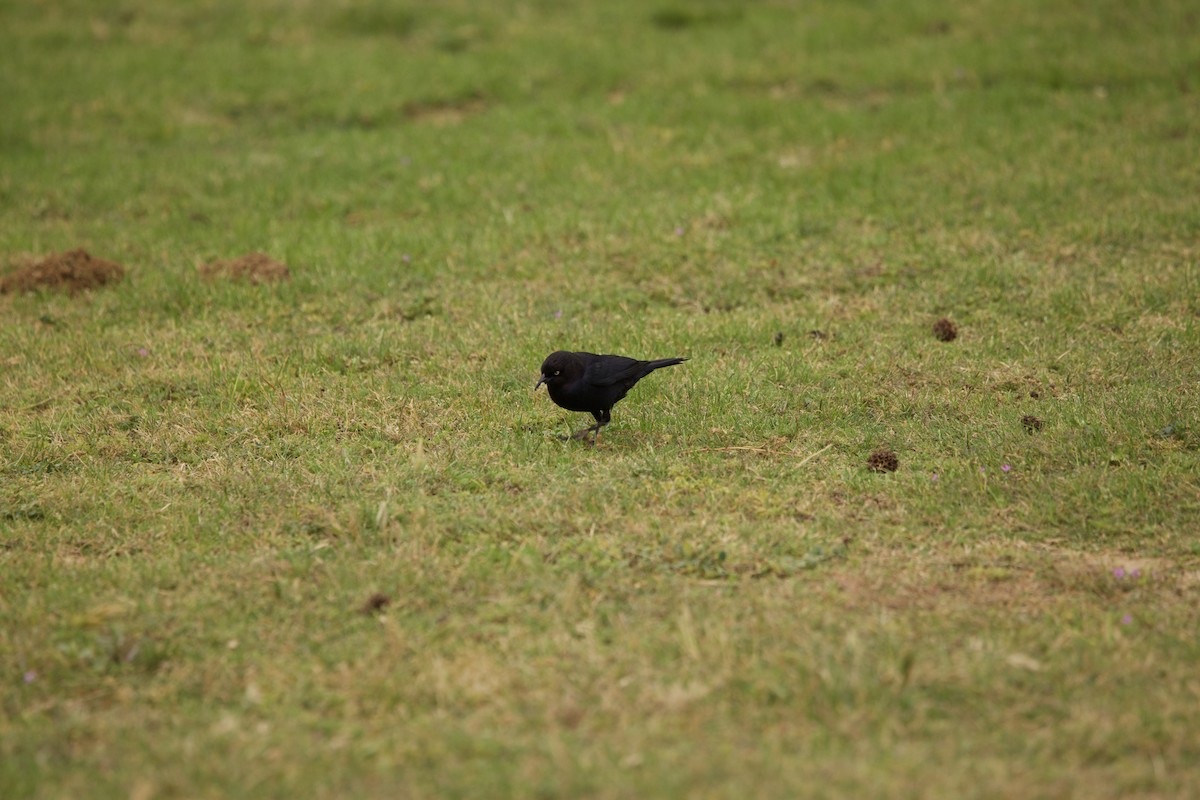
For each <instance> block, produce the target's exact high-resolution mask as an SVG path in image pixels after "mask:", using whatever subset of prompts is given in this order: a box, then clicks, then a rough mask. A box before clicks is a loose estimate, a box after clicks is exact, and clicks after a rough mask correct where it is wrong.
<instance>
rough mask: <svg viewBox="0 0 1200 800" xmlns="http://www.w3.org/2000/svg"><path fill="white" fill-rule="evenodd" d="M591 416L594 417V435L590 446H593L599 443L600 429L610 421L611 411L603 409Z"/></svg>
mask: <svg viewBox="0 0 1200 800" xmlns="http://www.w3.org/2000/svg"><path fill="white" fill-rule="evenodd" d="M593 416H594V417H595V418H596V425H595V428H596V435H595V436H593V437H592V447H595V446H596V445H598V444H600V429H601V428H603V427H604V426H605V425H607V424H608V423H610V422H612V411H610V410H609V409H605V410H603V411H601V412H600V413H599V414H594V415H593Z"/></svg>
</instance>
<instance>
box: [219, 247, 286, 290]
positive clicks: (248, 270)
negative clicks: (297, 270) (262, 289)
mask: <svg viewBox="0 0 1200 800" xmlns="http://www.w3.org/2000/svg"><path fill="white" fill-rule="evenodd" d="M197 270H198V271H199V273H200V277H202V278H206V279H208V280H216V279H218V278H224V279H225V280H231V281H245V282H247V283H254V284H258V283H276V282H278V281H287V280H291V279H292V273H291V271H290V270H288V268H287V265H286V264H280V263H279V262H278V261H276V260H275V259H273V258H271V257H270V256H268V255H267V254H265V253H247V254H246V255H244V256H239V257H237V258H231V259H226V260H221V261H213V262H210V263H208V264H201V265H200V266H199V267H197Z"/></svg>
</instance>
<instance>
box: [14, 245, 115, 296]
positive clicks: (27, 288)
mask: <svg viewBox="0 0 1200 800" xmlns="http://www.w3.org/2000/svg"><path fill="white" fill-rule="evenodd" d="M124 277H125V267H123V266H121V265H120V264H118V263H116V262H114V261H107V260H105V259H103V258H96V257H95V256H93V255H92V254H91V253H89V252H88V251H86V250H84V249H83V248H76V249H74V250H67V251H64V252H62V253H52V254H50V255H48V256H46V257H45V258H42V259H40V260H37V261H34V262H33V263H27V264H25V265H23V266H20V267H18V268H17V269H16V270H14V271H12V272H10V273H9V274H7V275H5V276H3V277H2V278H0V294H8V293H10V292H14V293H15V292H32V291H35V290H37V289H41V288H48V289H65V290H66V291H68V292H70V293H71V294H76V293H78V292H81V291H84V290H85V289H94V288H96V287H97V286H103V285H104V284H106V283H115V282H116V281H119V280H121V279H122V278H124Z"/></svg>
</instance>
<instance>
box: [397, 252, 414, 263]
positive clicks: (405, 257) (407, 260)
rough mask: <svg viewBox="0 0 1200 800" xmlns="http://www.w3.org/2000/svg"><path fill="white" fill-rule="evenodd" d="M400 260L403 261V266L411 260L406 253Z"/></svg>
mask: <svg viewBox="0 0 1200 800" xmlns="http://www.w3.org/2000/svg"><path fill="white" fill-rule="evenodd" d="M400 260H401V261H403V262H404V263H405V264H407V263H408V262H409V261H411V260H412V259H411V258H409V255H408V253H405V254H404V255H402V256H400Z"/></svg>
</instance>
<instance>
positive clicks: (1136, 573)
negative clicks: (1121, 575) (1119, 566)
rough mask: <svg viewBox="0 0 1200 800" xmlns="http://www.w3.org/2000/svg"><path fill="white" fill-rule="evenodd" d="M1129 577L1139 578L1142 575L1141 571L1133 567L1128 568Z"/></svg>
mask: <svg viewBox="0 0 1200 800" xmlns="http://www.w3.org/2000/svg"><path fill="white" fill-rule="evenodd" d="M1129 577H1131V578H1140V577H1142V571H1141V570H1140V569H1133V570H1130V571H1129Z"/></svg>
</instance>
